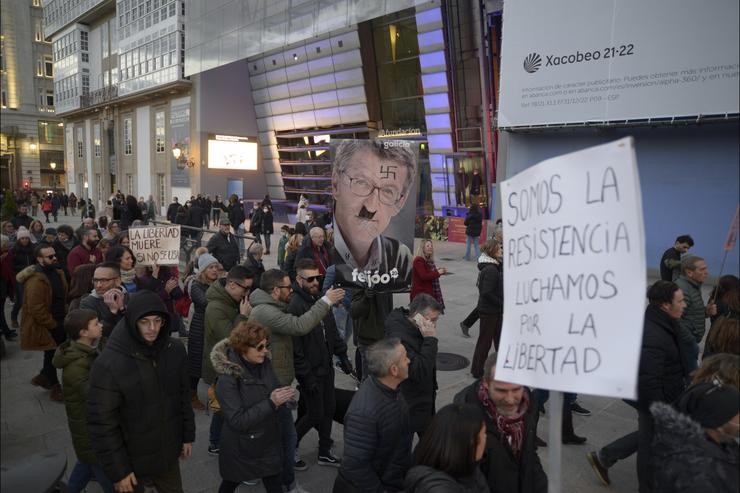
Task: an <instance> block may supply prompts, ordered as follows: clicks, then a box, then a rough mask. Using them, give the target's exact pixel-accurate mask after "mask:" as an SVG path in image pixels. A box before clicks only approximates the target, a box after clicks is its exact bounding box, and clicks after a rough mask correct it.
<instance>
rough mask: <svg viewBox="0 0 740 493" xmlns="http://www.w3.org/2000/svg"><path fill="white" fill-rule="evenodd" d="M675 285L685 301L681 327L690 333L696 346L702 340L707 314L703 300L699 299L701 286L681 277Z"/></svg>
mask: <svg viewBox="0 0 740 493" xmlns="http://www.w3.org/2000/svg"><path fill="white" fill-rule="evenodd" d="M676 284H678V287H679V288H681V291H683V296H684V299H685V300H686V309H685V310H684V312H683V316H682V317H681V320H680V324H681V327H682V328H684V329H686V330H688V331H689V332H691V334H693V336H694V339H695V340H696V342H697V344H698V343H699V342H701V340H702V338H704V332H705V331H706V330H707V328H706V320H707V314H706V311H705V310H706V308H705V306H704V299H703V298H702V297H701V284H697V283H695V282H694V281H692V280H690V279H688V278H687V277H684V276H683V275H681V276H679V277H678V279H676Z"/></svg>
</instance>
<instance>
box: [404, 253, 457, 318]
mask: <svg viewBox="0 0 740 493" xmlns="http://www.w3.org/2000/svg"><path fill="white" fill-rule="evenodd" d="M447 273H448V272H447V269H446V268H444V267H439V268H437V266H436V265H435V264H434V243H432V240H421V243H420V244H419V248H418V249H417V251H416V257H414V263H413V271H412V273H411V301H414V298H416V297H417V296H418V295H419V294H421V293H426V294H428V295H429V296H431V297H433V298H434V299H435V300H437V303H439V304H440V305H441V306H442V310H441V311H442V313H444V311H445V302H444V298H443V297H442V288H441V287H440V285H439V278H440V277H441V276H444V275H445V274H447Z"/></svg>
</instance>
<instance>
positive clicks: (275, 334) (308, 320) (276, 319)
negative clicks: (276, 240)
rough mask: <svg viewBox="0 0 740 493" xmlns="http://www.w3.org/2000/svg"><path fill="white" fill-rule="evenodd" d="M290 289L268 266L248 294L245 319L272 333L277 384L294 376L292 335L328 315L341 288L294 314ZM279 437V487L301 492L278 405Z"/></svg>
mask: <svg viewBox="0 0 740 493" xmlns="http://www.w3.org/2000/svg"><path fill="white" fill-rule="evenodd" d="M292 292H293V287H292V285H291V283H290V278H289V277H288V274H287V273H286V272H284V271H281V270H279V269H269V270H268V271H266V272H265V273H264V274H262V279H261V283H260V289H256V290H254V292H253V293H252V294H251V295H250V298H249V300H250V302H251V303H252V306H253V308H252V312H251V313H250V315H249V320H250V321H253V322H256V323H258V324H260V325H262V326H263V327H269V328H270V331H271V333H272V339H271V342H272V356H273V361H274V362H275V373H276V374H277V378H278V381H279V382H280V385H283V386H288V385H292V383H293V380H294V379H295V368H294V365H293V337H294V336H305V335H306V334H308V333H309V332H311V331H312V330H313V329H314V328H316V327H318V326H319V324H320V323H321V321H322V320H324V318H325V317H326V316H327V315H331V311H330V308H331V307H332V305H335V304H336V303H339V302H340V301H341V300H342V298H343V297H344V290H343V289H329V290H327V291H326V294H324V296H322V297H321V298H319V299H317V300H316V301H315V302H314V303H313V304H312V305H311V308H310V309H309V310H308V311H307V312H305V313H304V314H302V315H301V316H296V315H293V314H291V313H287V308H288V303H289V302H290V297H291V294H292ZM279 414H280V427H281V429H282V434H281V438H282V440H283V461H284V464H283V471H282V481H283V487H284V488H285V489H286V490H287V491H289V492H299V491H303V490H302V488H301V487H300V486H299V485H298V484H297V483H296V480H295V450H296V443H297V435H296V429H295V424H294V423H293V413H292V412H291V411H290V409H287V408H284V407H282V408H280V411H279Z"/></svg>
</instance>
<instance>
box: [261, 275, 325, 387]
mask: <svg viewBox="0 0 740 493" xmlns="http://www.w3.org/2000/svg"><path fill="white" fill-rule="evenodd" d="M294 296H295V295H294ZM249 302H250V303H251V304H252V312H251V313H250V314H249V320H251V321H253V322H257V323H258V324H260V325H262V326H263V327H266V328H268V329H270V351H271V353H272V358H271V360H272V366H273V368H274V369H275V374H276V375H277V377H278V380H279V381H280V385H290V384H292V383H293V379H294V378H295V368H294V367H293V336H305V335H306V334H308V333H309V332H311V330H312V329H313V328H314V327H316V326H318V325H319V324H320V323H321V321H322V320H323V319H324V317H325V316H326V315H327V314H328V313H329V310H330V308H331V307H330V306H329V305H328V304H327V303H326V302H324V301H322V300H319V301H317V302H316V303H314V304H313V306H312V307H311V309H310V310H308V311H307V312H306V313H304V314H303V315H301V316H300V317H297V316H295V315H291V314H289V313H285V310H286V309H287V308H288V304H287V303H283V302H282V301H276V300H275V299H273V297H272V296H270V295H269V294H267V292H265V291H262V290H261V289H256V290H254V291H252V294H251V296H250V297H249Z"/></svg>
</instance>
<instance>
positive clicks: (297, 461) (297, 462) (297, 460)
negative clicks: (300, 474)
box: [293, 450, 308, 471]
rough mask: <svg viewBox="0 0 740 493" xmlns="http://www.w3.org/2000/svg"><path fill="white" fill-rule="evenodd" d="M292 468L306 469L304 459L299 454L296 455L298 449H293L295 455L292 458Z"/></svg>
mask: <svg viewBox="0 0 740 493" xmlns="http://www.w3.org/2000/svg"><path fill="white" fill-rule="evenodd" d="M293 469H295V470H296V471H307V470H308V464H306V461H304V460H303V459H301V456H300V455H298V450H296V451H295V456H294V458H293Z"/></svg>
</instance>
